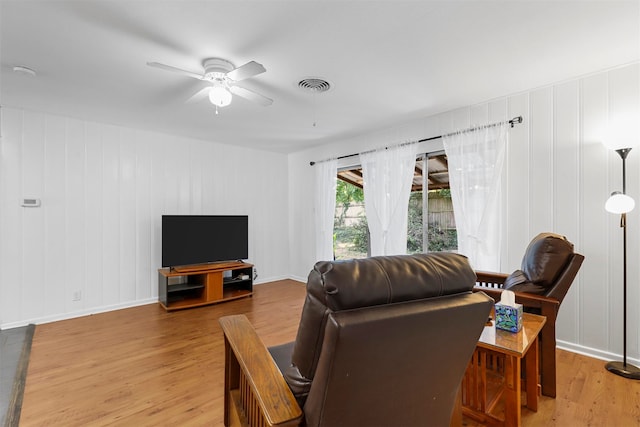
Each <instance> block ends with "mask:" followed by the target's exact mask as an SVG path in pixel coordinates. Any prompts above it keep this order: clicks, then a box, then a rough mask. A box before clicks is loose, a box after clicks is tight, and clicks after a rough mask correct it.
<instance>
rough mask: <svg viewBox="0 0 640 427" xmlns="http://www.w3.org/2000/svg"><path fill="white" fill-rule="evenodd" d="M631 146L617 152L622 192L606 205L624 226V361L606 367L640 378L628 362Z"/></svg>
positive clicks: (632, 205)
mask: <svg viewBox="0 0 640 427" xmlns="http://www.w3.org/2000/svg"><path fill="white" fill-rule="evenodd" d="M630 151H631V148H618V149H616V153H618V154H619V155H620V158H621V159H622V192H619V191H614V192H613V193H612V194H611V197H609V199H608V200H607V202H606V204H605V205H604V207H605V209H606V210H607V211H609V212H611V213H614V214H620V227H621V228H622V245H623V250H622V258H623V272H622V283H623V294H622V295H623V296H622V299H623V305H624V308H623V320H622V322H623V332H622V333H623V334H624V337H623V343H624V344H623V359H622V362H608V363H607V364H606V365H605V367H606V368H607V370H608V371H609V372H612V373H614V374H616V375H620V376H621V377H625V378H630V379H634V380H640V369H639V368H638V367H636V366H634V365H631V364H629V363H627V213H629V212H631V211H632V210H633V208H634V207H635V201H634V200H633V199H632V198H631V197H630V196H628V195H627V194H626V175H627V171H626V160H627V155H628V154H629V152H630Z"/></svg>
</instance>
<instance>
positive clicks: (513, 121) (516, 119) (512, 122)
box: [309, 116, 522, 166]
mask: <svg viewBox="0 0 640 427" xmlns="http://www.w3.org/2000/svg"><path fill="white" fill-rule="evenodd" d="M506 123H508V124H510V125H511V127H514V126H515V125H517V124H520V123H522V116H518V117H514V118H513V119H511V120H508V121H506V122H497V123H491V124H488V125H483V126H475V127H472V128H468V129H464V130H459V131H456V132H450V133H446V134H444V135H438V136H432V137H431V138H423V139H419V140H417V141H413V142H403V143H402V144H397V145H394V146H392V147H399V146H403V145H410V144H418V143H420V142H426V141H433V140H434V139H440V138H444V137H446V136H453V135H455V134H457V133H460V132H473V131H475V130H479V129H486V128H490V127H494V126H498V125H502V124H506ZM388 148H390V147H385V149H388ZM374 151H376V150H369V151H364V152H362V153H354V154H346V155H344V156H339V157H335V159H336V160H340V159H347V158H349V157H355V156H359V155H360V154H365V153H373V152H374ZM332 159H333V158H331V159H324V160H318V161H317V162H309V165H310V166H313V165H315V164H316V163H322V162H327V161H329V160H332Z"/></svg>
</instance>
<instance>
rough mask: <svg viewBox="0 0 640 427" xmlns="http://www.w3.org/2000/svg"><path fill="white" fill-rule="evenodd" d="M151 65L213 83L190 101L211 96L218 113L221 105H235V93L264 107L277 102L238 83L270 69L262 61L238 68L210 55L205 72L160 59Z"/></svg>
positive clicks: (204, 63)
mask: <svg viewBox="0 0 640 427" xmlns="http://www.w3.org/2000/svg"><path fill="white" fill-rule="evenodd" d="M147 65H148V66H150V67H154V68H160V69H161V70H167V71H172V72H174V73H178V74H182V75H184V76H187V77H191V78H194V79H198V80H203V81H206V82H209V83H210V85H209V86H207V87H205V88H204V89H202V90H200V91H198V92H196V93H195V94H194V95H193V96H192V97H191V98H189V100H188V101H198V100H200V99H202V98H205V97H206V96H207V95H208V97H209V101H211V103H212V104H213V105H215V106H216V114H218V107H226V106H227V105H229V104H231V100H232V98H233V96H232V94H233V95H238V96H240V97H242V98H245V99H248V100H250V101H253V102H256V103H258V104H260V105H263V106H268V105H271V104H272V103H273V99H271V98H267V97H266V96H264V95H260V94H259V93H256V92H254V91H252V90H249V89H246V88H244V87H240V86H236V83H238V82H240V81H242V80H245V79H248V78H249V77H253V76H256V75H258V74H261V73H264V72H265V71H267V70H266V69H265V68H264V67H263V66H262V64H259V63H257V62H255V61H250V62H247V63H246V64H244V65H241V66H240V67H238V68H236V67H234V65H233V64H232V63H231V62H229V61H227V60H225V59H221V58H209V59H205V60H204V61H202V66H203V68H204V72H203V73H202V74H198V73H194V72H191V71H187V70H183V69H180V68H176V67H172V66H171V65H165V64H161V63H159V62H147Z"/></svg>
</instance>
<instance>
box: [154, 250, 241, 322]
mask: <svg viewBox="0 0 640 427" xmlns="http://www.w3.org/2000/svg"><path fill="white" fill-rule="evenodd" d="M243 276H248V278H243ZM252 293H253V264H248V263H245V262H240V261H238V262H224V263H215V264H207V265H193V266H185V267H178V268H171V269H169V268H161V269H159V270H158V302H159V303H160V305H161V306H162V307H164V309H165V310H167V311H173V310H180V309H183V308H191V307H200V306H203V305H209V304H215V303H218V302H223V301H230V300H234V299H237V298H243V297H247V296H250V295H251V294H252Z"/></svg>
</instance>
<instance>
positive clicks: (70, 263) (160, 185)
mask: <svg viewBox="0 0 640 427" xmlns="http://www.w3.org/2000/svg"><path fill="white" fill-rule="evenodd" d="M1 113H2V123H1V124H2V139H1V141H0V150H1V156H2V157H1V163H0V168H1V169H0V190H1V193H0V327H11V326H18V325H22V324H26V323H28V322H36V323H37V322H43V321H50V320H56V319H61V318H66V317H72V316H77V315H81V314H86V313H92V312H97V311H103V310H109V309H114V308H119V307H126V306H131V305H137V304H144V303H148V302H154V301H156V300H157V269H158V268H159V267H160V261H161V259H160V258H161V243H160V242H161V240H160V237H161V230H160V218H161V215H162V214H243V215H245V214H246V215H249V257H250V261H251V262H253V263H255V265H256V268H257V270H258V273H259V278H258V282H264V281H269V280H275V279H281V278H284V277H287V276H288V273H289V270H288V258H287V254H288V240H287V235H288V229H287V224H288V220H287V215H288V211H287V209H286V206H287V202H288V199H287V194H286V188H287V179H288V174H287V158H286V156H285V155H282V154H274V153H268V152H263V151H258V150H249V149H242V148H235V147H231V146H227V145H222V144H216V143H211V142H204V141H198V140H193V139H187V138H179V137H174V136H169V135H164V134H156V133H151V132H145V131H136V130H132V129H127V128H122V127H117V126H110V125H105V124H99V123H92V122H85V121H81V120H76V119H71V118H66V117H60V116H55V115H49V114H43V113H34V112H30V111H23V110H20V109H13V108H2V111H1ZM266 176H268V177H269V179H265V178H264V177H266ZM23 198H39V199H41V201H42V205H41V207H39V208H24V207H21V206H20V201H21V200H22V199H23ZM74 297H75V298H74ZM75 299H78V300H75Z"/></svg>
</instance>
